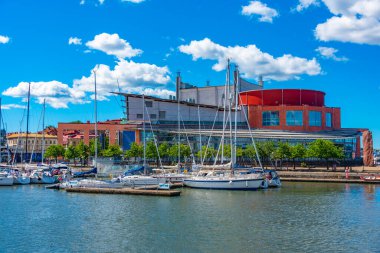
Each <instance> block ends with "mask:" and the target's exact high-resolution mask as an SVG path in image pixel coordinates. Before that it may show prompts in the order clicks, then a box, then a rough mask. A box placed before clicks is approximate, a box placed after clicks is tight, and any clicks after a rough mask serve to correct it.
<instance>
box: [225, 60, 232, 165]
mask: <svg viewBox="0 0 380 253" xmlns="http://www.w3.org/2000/svg"><path fill="white" fill-rule="evenodd" d="M230 72H231V71H230V59H228V66H227V74H228V78H227V84H228V95H229V100H228V101H229V106H228V115H229V123H230V149H231V162H230V164H231V165H230V168H231V170H232V168H233V167H234V162H233V157H234V156H233V153H234V152H233V143H232V99H233V96H232V92H231V82H230V79H231V78H230Z"/></svg>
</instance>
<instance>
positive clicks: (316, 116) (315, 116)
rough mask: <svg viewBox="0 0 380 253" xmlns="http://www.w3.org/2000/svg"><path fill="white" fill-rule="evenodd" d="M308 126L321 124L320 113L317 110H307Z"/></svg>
mask: <svg viewBox="0 0 380 253" xmlns="http://www.w3.org/2000/svg"><path fill="white" fill-rule="evenodd" d="M309 126H318V127H320V126H322V113H321V112H318V111H310V112H309Z"/></svg>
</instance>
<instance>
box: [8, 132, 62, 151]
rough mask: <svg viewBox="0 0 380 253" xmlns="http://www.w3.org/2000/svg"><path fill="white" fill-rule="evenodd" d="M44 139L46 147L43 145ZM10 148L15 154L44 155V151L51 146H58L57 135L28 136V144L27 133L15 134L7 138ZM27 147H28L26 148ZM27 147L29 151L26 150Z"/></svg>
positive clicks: (32, 134)
mask: <svg viewBox="0 0 380 253" xmlns="http://www.w3.org/2000/svg"><path fill="white" fill-rule="evenodd" d="M43 138H44V139H45V145H43ZM7 143H8V148H9V149H10V150H11V151H12V152H13V153H14V152H15V151H16V150H17V153H25V152H26V150H28V153H29V154H31V153H32V152H33V153H35V154H38V153H42V149H45V150H46V149H47V148H48V147H49V146H51V145H56V144H57V143H58V140H57V136H56V135H48V134H45V136H43V135H42V134H34V133H30V134H28V143H26V133H20V134H18V133H14V134H9V135H8V136H7ZM26 145H27V146H26ZM26 147H27V149H26Z"/></svg>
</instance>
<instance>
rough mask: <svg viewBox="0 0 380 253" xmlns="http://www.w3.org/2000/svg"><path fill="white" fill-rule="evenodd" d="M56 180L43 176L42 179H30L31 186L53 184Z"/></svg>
mask: <svg viewBox="0 0 380 253" xmlns="http://www.w3.org/2000/svg"><path fill="white" fill-rule="evenodd" d="M56 182H57V180H56V178H55V177H49V176H43V177H31V178H30V183H31V184H54V183H56Z"/></svg>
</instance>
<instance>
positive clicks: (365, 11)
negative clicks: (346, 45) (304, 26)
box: [315, 0, 380, 45]
mask: <svg viewBox="0 0 380 253" xmlns="http://www.w3.org/2000/svg"><path fill="white" fill-rule="evenodd" d="M323 2H324V3H325V4H326V6H327V8H328V9H329V10H330V12H331V13H332V14H334V16H333V17H331V18H329V19H327V20H326V22H324V23H322V24H319V25H317V27H316V29H315V36H316V37H317V38H318V39H319V40H322V41H341V42H352V43H358V44H370V45H380V1H379V0H346V1H336V0H323Z"/></svg>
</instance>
